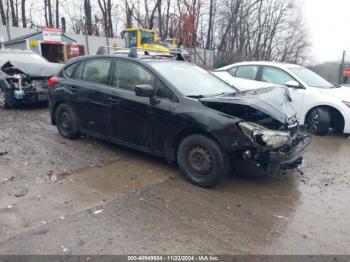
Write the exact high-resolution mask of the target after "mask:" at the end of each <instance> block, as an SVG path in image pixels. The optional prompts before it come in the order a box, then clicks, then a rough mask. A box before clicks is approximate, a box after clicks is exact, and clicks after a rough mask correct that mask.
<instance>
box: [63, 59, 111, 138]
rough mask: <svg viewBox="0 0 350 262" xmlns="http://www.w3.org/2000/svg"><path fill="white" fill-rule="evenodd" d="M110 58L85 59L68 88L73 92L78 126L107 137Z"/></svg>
mask: <svg viewBox="0 0 350 262" xmlns="http://www.w3.org/2000/svg"><path fill="white" fill-rule="evenodd" d="M111 62H112V59H109V58H98V59H91V60H88V61H85V62H84V64H83V66H79V68H78V70H77V71H76V73H75V76H74V78H75V79H77V80H73V81H71V82H74V84H73V85H71V87H70V89H71V91H72V92H74V93H75V96H74V97H75V100H76V102H75V103H76V105H77V106H76V111H77V113H78V117H79V122H80V126H81V127H82V128H83V129H84V130H85V131H87V132H91V133H93V134H97V135H101V136H104V137H107V136H108V135H109V128H110V113H111V111H110V107H111V105H110V100H109V98H110V96H111V95H110V94H111V88H110V87H108V86H107V85H106V84H107V83H108V82H109V70H110V66H111Z"/></svg>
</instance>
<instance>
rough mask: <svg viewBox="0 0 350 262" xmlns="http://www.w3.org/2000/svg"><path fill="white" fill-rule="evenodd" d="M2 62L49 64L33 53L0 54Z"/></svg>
mask: <svg viewBox="0 0 350 262" xmlns="http://www.w3.org/2000/svg"><path fill="white" fill-rule="evenodd" d="M0 61H1V62H3V63H5V62H8V61H10V62H11V61H12V62H28V63H31V62H33V63H35V62H42V63H47V60H46V59H45V58H44V57H42V56H40V55H37V54H32V53H0Z"/></svg>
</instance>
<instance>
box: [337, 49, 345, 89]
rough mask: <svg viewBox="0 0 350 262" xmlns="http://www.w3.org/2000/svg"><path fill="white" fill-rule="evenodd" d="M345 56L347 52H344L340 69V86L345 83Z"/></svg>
mask: <svg viewBox="0 0 350 262" xmlns="http://www.w3.org/2000/svg"><path fill="white" fill-rule="evenodd" d="M345 56H346V51H345V50H344V51H343V57H342V60H341V64H340V67H339V75H338V84H339V85H341V84H342V83H343V72H344V67H345Z"/></svg>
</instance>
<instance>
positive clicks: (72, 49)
mask: <svg viewBox="0 0 350 262" xmlns="http://www.w3.org/2000/svg"><path fill="white" fill-rule="evenodd" d="M79 54H80V50H79V46H78V44H77V43H73V44H72V45H71V46H70V55H71V56H78V55H79Z"/></svg>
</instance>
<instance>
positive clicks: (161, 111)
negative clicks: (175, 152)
mask: <svg viewBox="0 0 350 262" xmlns="http://www.w3.org/2000/svg"><path fill="white" fill-rule="evenodd" d="M112 75H113V78H112V84H113V86H115V87H116V88H115V90H114V91H113V92H114V98H118V99H119V100H120V102H119V104H118V106H113V107H112V116H111V126H112V136H113V138H115V139H118V140H122V141H125V142H127V143H131V144H133V145H137V146H140V147H143V148H144V149H145V150H148V151H149V150H157V151H158V150H159V151H162V149H163V143H164V134H165V132H166V131H165V129H166V128H167V126H168V125H167V122H168V121H169V119H171V116H170V115H169V114H170V113H169V112H170V111H169V107H170V105H171V104H173V103H172V102H171V101H170V100H169V101H162V100H159V102H158V103H151V101H150V98H147V97H138V96H136V95H135V86H136V85H151V86H152V87H153V88H155V94H156V96H157V95H159V96H163V97H164V99H166V100H167V99H171V95H172V94H171V92H170V91H168V90H167V89H164V88H160V87H159V86H160V85H159V80H157V79H156V77H155V76H154V75H153V74H152V73H151V72H149V71H148V70H147V69H146V68H144V67H143V66H142V65H139V64H136V63H134V62H131V61H125V60H117V61H116V64H115V68H114V72H113V73H112Z"/></svg>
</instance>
